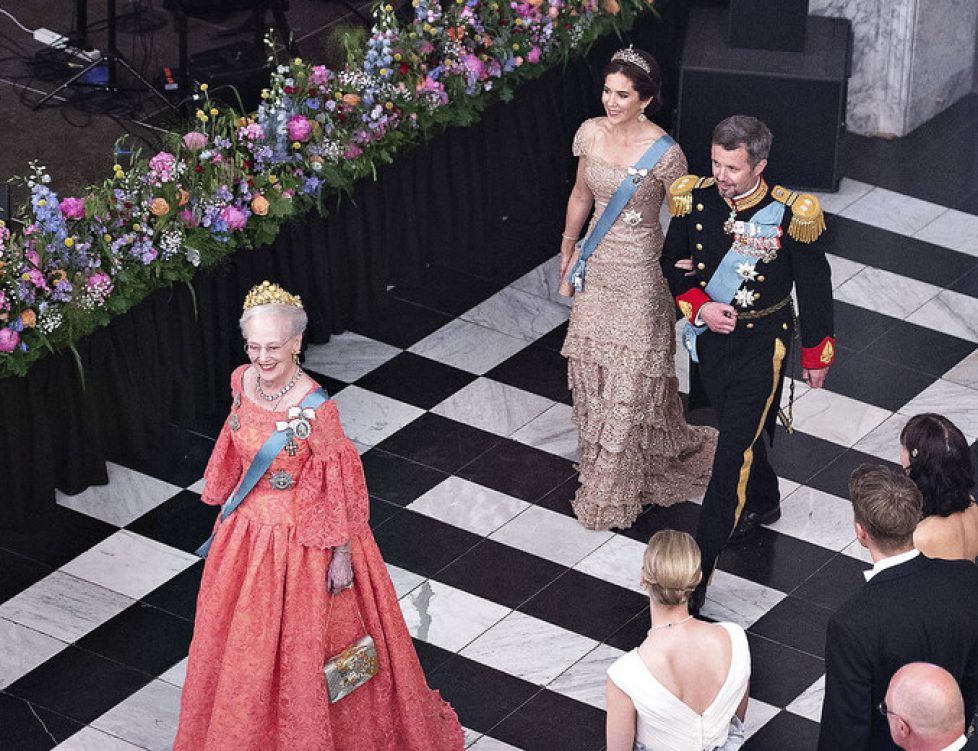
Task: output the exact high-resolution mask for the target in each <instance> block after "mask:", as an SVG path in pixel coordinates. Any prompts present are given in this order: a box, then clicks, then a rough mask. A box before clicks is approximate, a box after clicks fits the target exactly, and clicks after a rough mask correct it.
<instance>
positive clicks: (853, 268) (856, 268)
mask: <svg viewBox="0 0 978 751" xmlns="http://www.w3.org/2000/svg"><path fill="white" fill-rule="evenodd" d="M825 257H826V258H827V259H828V261H829V266H830V267H831V268H832V289H838V288H839V287H841V286H842V285H843V284H845V283H846V282H847V281H849V280H850V279H852V277H854V276H855V275H856V274H858V273H859V272H860V271H862V270H863V269H865V268H866V264H864V263H857V262H856V261H850V260H849V259H848V258H843V257H842V256H837V255H834V254H832V253H826V254H825Z"/></svg>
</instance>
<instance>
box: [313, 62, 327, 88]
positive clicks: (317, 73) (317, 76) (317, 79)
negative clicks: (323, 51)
mask: <svg viewBox="0 0 978 751" xmlns="http://www.w3.org/2000/svg"><path fill="white" fill-rule="evenodd" d="M309 81H310V82H311V83H313V84H315V85H316V86H325V85H326V84H327V83H329V71H328V70H327V68H326V66H325V65H314V66H312V72H311V74H310V75H309Z"/></svg>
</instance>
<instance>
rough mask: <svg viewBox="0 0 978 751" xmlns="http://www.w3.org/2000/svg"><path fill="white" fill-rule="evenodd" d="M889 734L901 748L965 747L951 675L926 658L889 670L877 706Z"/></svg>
mask: <svg viewBox="0 0 978 751" xmlns="http://www.w3.org/2000/svg"><path fill="white" fill-rule="evenodd" d="M879 710H880V713H881V714H882V715H885V716H886V721H887V722H888V723H889V726H890V736H891V737H892V738H893V742H894V743H896V744H897V745H898V746H899V747H900V748H902V749H903V751H959V749H962V748H967V747H968V746H967V744H968V738H967V737H966V736H965V734H964V731H965V727H964V700H963V699H962V698H961V689H959V688H958V683H957V681H955V680H954V676H953V675H951V674H950V673H949V672H947V671H946V670H945V669H944V668H941V667H938V666H937V665H931V664H930V663H927V662H911V663H910V664H908V665H904V666H903V667H902V668H900V669H899V670H897V671H896V673H894V674H893V677H892V678H891V679H890V687H889V688H888V689H887V690H886V700H885V701H884V703H883V704H880V706H879Z"/></svg>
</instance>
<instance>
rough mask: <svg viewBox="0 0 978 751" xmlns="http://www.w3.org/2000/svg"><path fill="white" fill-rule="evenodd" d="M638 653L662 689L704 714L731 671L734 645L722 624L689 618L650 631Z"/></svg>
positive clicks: (697, 712) (698, 712)
mask: <svg viewBox="0 0 978 751" xmlns="http://www.w3.org/2000/svg"><path fill="white" fill-rule="evenodd" d="M638 654H639V657H641V658H642V662H643V663H644V664H645V666H646V667H647V668H648V670H649V672H650V673H651V674H652V676H653V677H654V678H655V679H656V680H657V681H658V682H659V683H660V684H661V685H662V687H663V688H665V689H666V690H667V691H668V692H669V693H671V694H672V695H673V696H675V697H676V698H677V699H679V701H681V702H682V703H683V704H685V705H686V706H688V707H689V708H690V709H692V710H693V711H694V712H696V714H699V715H702V714H703V713H705V712H706V710H707V709H709V707H710V705H711V704H712V703H713V701H714V699H716V697H717V695H718V694H719V693H720V689H721V688H723V684H724V683H725V682H726V680H727V676H728V675H729V674H730V665H731V661H732V660H733V644H732V643H731V641H730V636H729V634H728V633H727V631H726V630H725V629H724V628H723V626H720V625H717V624H712V623H702V622H700V621H690V622H689V623H687V624H684V625H683V626H682V627H681V628H675V629H663V630H661V631H657V632H655V633H653V634H651V635H650V636H648V637H647V638H646V639H645V641H644V642H642V644H641V646H640V647H639V648H638Z"/></svg>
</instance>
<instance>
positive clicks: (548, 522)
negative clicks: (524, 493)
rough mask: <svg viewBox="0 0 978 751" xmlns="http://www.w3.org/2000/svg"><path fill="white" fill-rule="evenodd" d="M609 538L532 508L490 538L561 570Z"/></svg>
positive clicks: (567, 519) (541, 509) (569, 519)
mask: <svg viewBox="0 0 978 751" xmlns="http://www.w3.org/2000/svg"><path fill="white" fill-rule="evenodd" d="M612 534H613V533H612V532H598V531H595V530H591V529H585V528H584V527H582V526H581V525H580V524H578V522H577V520H576V519H572V518H570V517H569V516H564V515H563V514H558V513H557V512H556V511H550V510H549V509H545V508H542V507H540V506H531V507H530V508H528V509H527V510H526V511H524V512H523V513H522V514H520V515H519V516H517V517H516V518H515V519H513V520H512V521H510V522H508V523H507V524H505V525H504V526H502V527H500V528H499V529H497V530H496V531H495V532H493V533H492V534H491V535H490V536H489V537H490V539H493V540H496V541H497V542H501V543H504V544H506V545H511V546H512V547H514V548H519V549H520V550H525V551H526V552H528V553H533V554H534V555H538V556H540V557H541V558H546V559H547V560H550V561H554V562H556V563H560V564H563V565H564V566H573V565H574V564H575V563H577V562H578V561H580V560H583V559H584V558H586V557H587V556H588V554H590V553H591V552H592V551H594V550H597V549H598V548H599V547H600V546H601V545H603V544H604V543H605V542H607V541H608V540H610V539H611V537H612Z"/></svg>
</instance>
